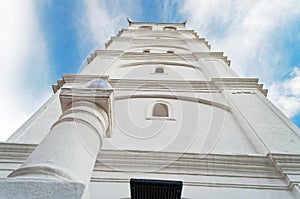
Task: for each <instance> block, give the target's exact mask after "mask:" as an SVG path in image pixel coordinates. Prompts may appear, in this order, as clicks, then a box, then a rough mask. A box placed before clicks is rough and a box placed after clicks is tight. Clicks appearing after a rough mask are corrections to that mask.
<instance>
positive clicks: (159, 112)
mask: <svg viewBox="0 0 300 199" xmlns="http://www.w3.org/2000/svg"><path fill="white" fill-rule="evenodd" d="M152 116H153V117H169V107H168V105H167V104H164V103H156V104H154V106H153V110H152Z"/></svg>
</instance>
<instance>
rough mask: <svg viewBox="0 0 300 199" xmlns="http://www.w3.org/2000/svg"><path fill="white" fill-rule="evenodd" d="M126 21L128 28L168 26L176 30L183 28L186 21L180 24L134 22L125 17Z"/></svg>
mask: <svg viewBox="0 0 300 199" xmlns="http://www.w3.org/2000/svg"><path fill="white" fill-rule="evenodd" d="M127 21H128V23H129V26H130V27H136V26H137V27H142V26H149V25H151V26H170V27H178V28H185V24H186V23H187V20H185V21H183V22H182V23H156V22H136V21H132V20H131V19H130V18H129V17H127Z"/></svg>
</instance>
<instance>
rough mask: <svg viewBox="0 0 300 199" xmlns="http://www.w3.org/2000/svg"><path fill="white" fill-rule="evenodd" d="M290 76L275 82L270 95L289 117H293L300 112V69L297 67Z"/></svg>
mask: <svg viewBox="0 0 300 199" xmlns="http://www.w3.org/2000/svg"><path fill="white" fill-rule="evenodd" d="M290 77H291V79H288V80H285V81H283V82H274V83H273V84H272V85H271V88H270V92H269V97H270V98H271V99H272V101H273V102H274V103H275V104H276V105H277V106H278V107H279V108H280V109H281V110H282V111H283V112H284V113H285V114H286V115H287V116H288V117H293V116H295V115H296V114H298V113H299V112H300V69H299V68H296V67H295V68H294V70H293V72H292V73H291V74H290Z"/></svg>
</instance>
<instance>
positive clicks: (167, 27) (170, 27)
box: [164, 26, 176, 31]
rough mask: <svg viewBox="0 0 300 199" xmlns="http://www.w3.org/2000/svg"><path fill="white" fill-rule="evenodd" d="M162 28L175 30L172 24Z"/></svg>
mask: <svg viewBox="0 0 300 199" xmlns="http://www.w3.org/2000/svg"><path fill="white" fill-rule="evenodd" d="M164 30H172V31H174V30H176V28H175V27H173V26H166V27H164Z"/></svg>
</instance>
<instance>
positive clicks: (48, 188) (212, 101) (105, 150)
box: [0, 20, 300, 199]
mask: <svg viewBox="0 0 300 199" xmlns="http://www.w3.org/2000/svg"><path fill="white" fill-rule="evenodd" d="M128 21H129V27H128V28H127V29H122V30H121V31H120V32H119V33H118V34H117V35H116V36H114V37H111V39H110V40H109V41H108V42H107V43H106V44H105V50H96V51H95V52H94V53H93V54H92V55H91V56H90V57H89V58H88V60H87V62H88V65H87V66H86V67H85V68H84V69H83V70H82V72H81V73H80V74H74V75H72V74H65V75H63V77H62V80H59V81H58V83H57V85H53V91H54V95H53V96H52V97H51V98H50V99H49V100H48V101H47V102H46V103H45V104H44V105H43V106H42V107H41V108H40V109H39V110H38V111H37V112H36V113H35V114H34V115H33V116H32V117H31V118H30V119H29V120H28V121H27V122H25V123H24V124H23V126H21V127H20V128H19V129H18V130H17V131H16V132H15V133H14V134H13V135H12V136H11V137H10V138H9V139H8V140H7V141H6V142H3V143H1V144H0V149H1V150H0V177H1V180H0V192H3V193H2V195H3V196H5V197H7V198H18V197H19V198H22V196H26V197H28V198H30V197H32V198H34V197H33V196H34V194H36V195H37V194H44V195H43V196H47V197H49V198H60V197H61V198H63V197H66V198H89V197H90V198H105V199H110V198H111V199H116V198H130V194H132V193H130V191H132V189H130V184H129V180H130V179H131V178H136V179H160V180H176V181H182V182H183V188H182V194H181V196H182V198H189V199H198V198H211V199H215V198H249V199H250V198H251V199H252V198H269V199H274V198H278V199H282V198H300V192H299V189H300V188H299V183H300V132H299V129H298V128H297V127H296V126H295V125H294V124H293V123H292V122H291V121H290V120H289V119H288V118H287V117H286V116H285V115H284V114H283V113H282V112H281V111H280V110H278V109H277V108H276V107H275V106H274V105H273V104H272V103H271V102H270V101H269V100H268V99H267V98H266V95H267V90H266V89H263V86H262V84H259V83H258V79H257V78H241V77H239V76H238V75H237V74H236V73H235V72H234V71H233V70H232V69H231V68H230V61H229V60H228V59H227V57H226V56H224V54H223V53H222V52H212V51H211V46H210V45H209V44H208V42H207V41H206V40H205V39H204V38H201V37H199V36H198V35H197V33H195V32H194V31H193V30H187V29H186V28H185V24H186V22H184V23H144V22H132V21H131V20H128ZM236 50H238V49H236ZM261 67H263V66H261ZM37 146H38V147H37ZM34 149H35V150H34ZM33 150H34V152H32V151H33ZM24 182H25V183H24ZM41 184H42V185H41ZM1 189H2V190H8V191H1ZM33 193H34V194H33ZM2 195H1V193H0V196H2ZM131 196H132V198H134V196H133V195H131ZM0 198H1V197H0Z"/></svg>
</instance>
